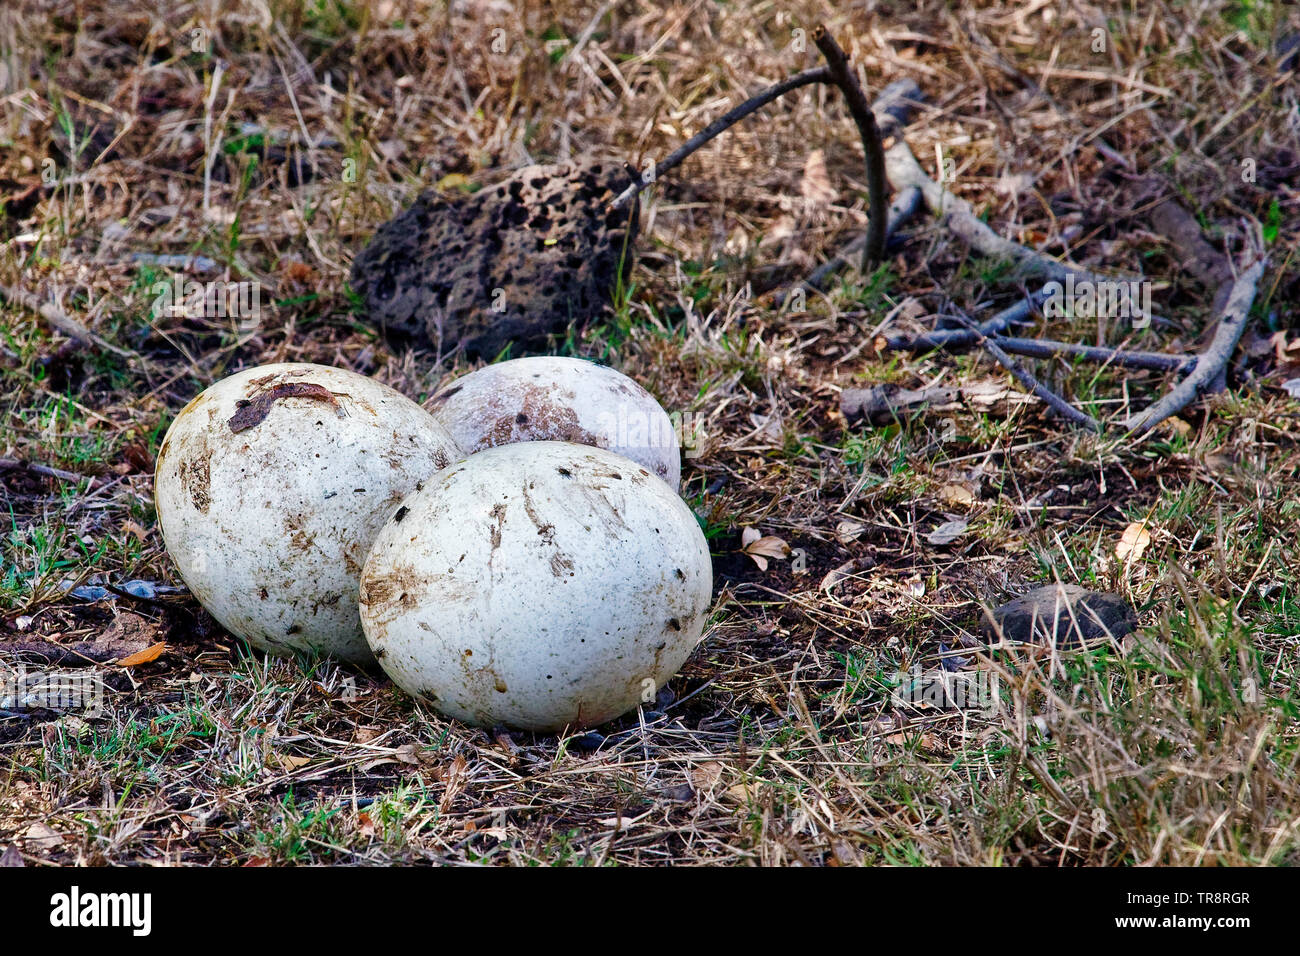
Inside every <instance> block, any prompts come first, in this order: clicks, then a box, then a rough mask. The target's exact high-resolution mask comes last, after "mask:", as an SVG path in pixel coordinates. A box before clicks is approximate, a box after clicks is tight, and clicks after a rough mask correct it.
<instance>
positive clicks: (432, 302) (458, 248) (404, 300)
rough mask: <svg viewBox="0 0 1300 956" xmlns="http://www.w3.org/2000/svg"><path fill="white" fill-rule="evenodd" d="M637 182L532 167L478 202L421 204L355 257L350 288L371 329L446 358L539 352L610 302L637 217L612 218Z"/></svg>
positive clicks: (607, 166) (595, 167)
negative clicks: (422, 343)
mask: <svg viewBox="0 0 1300 956" xmlns="http://www.w3.org/2000/svg"><path fill="white" fill-rule="evenodd" d="M630 182H631V179H630V177H629V176H628V174H627V172H626V170H624V169H622V168H620V167H619V166H618V165H616V164H614V163H608V162H607V163H601V162H595V161H582V162H577V161H575V162H571V163H562V164H559V165H554V166H526V167H524V168H523V169H520V170H519V171H517V172H516V173H515V174H514V175H512V176H511V177H510V178H508V179H506V180H505V181H504V182H502V183H499V184H498V185H496V186H491V187H488V188H486V189H482V190H480V191H478V192H476V193H474V194H472V195H457V196H446V195H443V194H441V193H438V192H437V191H429V192H425V193H422V194H421V195H420V197H419V198H418V199H416V201H415V202H414V204H412V205H411V207H410V208H409V209H407V210H405V211H404V212H401V213H399V214H398V215H397V216H395V217H394V218H393V219H392V220H390V221H389V222H387V223H385V224H384V225H383V226H381V227H380V228H379V230H378V231H377V232H376V233H375V236H374V238H373V239H371V241H370V243H369V245H367V246H366V247H365V248H364V249H362V250H361V252H359V253H358V254H357V257H356V261H355V262H354V263H353V266H352V279H351V283H352V288H353V289H354V290H355V291H356V292H357V293H358V294H360V295H361V297H362V298H363V299H364V300H365V303H366V309H367V311H368V313H369V315H370V318H371V320H372V321H374V322H375V323H376V324H378V325H380V326H382V327H383V328H384V329H385V330H387V331H390V332H402V333H406V334H409V335H417V336H426V337H427V338H428V340H429V342H430V344H432V345H433V346H434V347H435V348H439V349H440V350H441V352H442V353H443V354H448V353H450V352H453V351H455V350H456V349H457V348H458V347H462V348H464V349H465V351H466V352H469V353H471V354H476V355H479V356H483V357H486V358H493V357H495V356H496V355H497V354H499V353H500V352H501V350H502V349H504V348H505V347H506V346H507V345H511V344H514V345H516V346H517V347H518V348H520V349H523V348H529V347H532V346H534V345H541V344H544V342H545V339H546V337H547V336H549V335H553V334H557V333H563V332H564V331H565V330H566V329H567V328H568V327H569V325H570V324H571V323H576V324H577V325H583V324H585V323H586V322H588V321H590V320H591V319H593V318H594V317H596V316H598V315H599V314H600V313H601V311H602V310H603V309H604V307H605V306H606V305H608V304H610V303H611V302H612V299H613V290H614V286H615V284H616V282H617V281H618V276H619V269H620V266H621V267H622V269H623V274H624V275H626V272H627V270H628V269H629V268H630V266H631V259H632V244H633V242H634V241H635V239H636V223H637V213H638V209H637V204H636V203H635V202H634V203H631V204H630V205H629V206H626V207H624V208H622V209H620V210H616V211H613V212H611V211H609V210H608V208H607V207H608V204H609V203H610V201H611V200H613V199H614V197H615V196H617V195H618V193H619V192H621V191H622V190H623V188H624V187H625V186H627V185H628V184H629V183H630ZM516 354H518V352H517V351H516Z"/></svg>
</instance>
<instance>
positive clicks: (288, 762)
mask: <svg viewBox="0 0 1300 956" xmlns="http://www.w3.org/2000/svg"><path fill="white" fill-rule="evenodd" d="M272 756H273V757H274V758H275V762H276V763H277V764H279V766H280V769H281V770H283V771H284V772H285V773H293V772H294V771H295V770H297V769H298V768H299V767H305V766H307V764H309V763H311V758H310V757H298V756H295V755H294V754H280V753H277V754H273V755H272Z"/></svg>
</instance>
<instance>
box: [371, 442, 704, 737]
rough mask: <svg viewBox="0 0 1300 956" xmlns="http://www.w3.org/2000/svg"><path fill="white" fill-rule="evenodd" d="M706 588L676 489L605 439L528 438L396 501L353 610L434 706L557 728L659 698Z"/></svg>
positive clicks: (692, 524)
mask: <svg viewBox="0 0 1300 956" xmlns="http://www.w3.org/2000/svg"><path fill="white" fill-rule="evenodd" d="M712 588H713V569H712V565H711V563H710V559H709V549H708V546H707V544H706V543H705V540H704V535H703V534H702V533H701V531H700V526H699V523H698V522H697V521H696V519H695V515H694V514H693V513H692V512H691V510H690V509H689V508H688V507H687V506H686V505H685V504H684V503H683V502H682V500H681V499H680V498H678V497H677V494H676V493H675V492H674V491H673V489H672V488H670V487H668V485H666V484H665V483H664V482H663V481H661V480H660V479H659V478H657V477H655V476H654V475H652V474H651V473H650V472H649V471H648V470H647V469H645V468H643V467H641V466H640V465H638V464H637V463H636V462H633V461H631V460H629V459H627V458H624V457H622V456H620V455H616V454H614V453H613V452H610V451H606V450H605V449H601V448H592V447H585V446H581V445H573V444H569V443H564V442H549V441H541V442H528V443H524V444H517V445H502V446H499V447H496V448H490V449H488V450H486V451H482V452H479V453H478V454H476V455H471V456H470V457H469V458H466V459H465V460H464V461H461V462H459V463H457V464H456V465H454V466H452V467H451V468H448V469H447V470H445V471H442V472H439V473H438V474H437V475H436V476H434V477H433V478H432V479H430V480H429V481H428V482H427V483H426V484H425V486H424V488H423V490H421V491H418V492H415V493H414V494H412V495H411V496H410V497H409V498H407V499H406V500H405V501H404V502H402V504H401V506H400V507H399V508H398V509H397V510H396V512H395V513H394V514H393V515H392V517H391V519H390V520H389V522H388V524H387V525H385V527H384V528H383V530H382V531H380V532H379V534H378V536H377V537H376V539H375V544H374V547H373V548H372V549H371V552H370V558H369V559H368V560H367V562H366V567H365V570H364V571H363V572H362V576H361V620H362V624H363V625H364V627H365V632H366V638H367V639H368V640H369V641H370V646H371V648H372V649H373V650H374V652H375V656H376V657H377V658H378V659H379V664H380V666H381V667H383V669H384V670H385V671H386V672H387V673H388V675H389V676H390V677H391V678H392V679H393V681H394V682H395V683H397V684H398V686H400V687H401V688H403V689H404V690H406V691H407V692H408V693H410V694H413V695H415V696H416V697H419V698H421V699H423V700H425V701H427V702H428V703H429V704H431V705H432V706H433V707H435V708H437V709H438V710H440V711H442V712H443V713H444V714H447V715H449V716H452V717H455V718H458V719H460V720H463V721H466V722H469V723H473V724H479V725H482V726H494V725H496V724H506V725H509V726H512V727H517V728H520V729H524V730H535V731H547V732H554V731H559V730H561V729H563V728H565V727H570V728H581V727H590V726H594V725H597V724H600V723H603V722H605V721H608V720H611V719H613V718H614V717H617V716H619V715H620V714H623V713H625V712H627V711H629V710H631V709H633V708H635V707H636V706H637V704H638V703H639V702H643V701H645V702H649V701H653V700H654V698H655V693H656V691H657V690H658V689H659V688H660V687H662V686H663V684H664V682H666V681H667V680H668V679H669V678H670V677H671V676H672V675H673V674H674V673H676V671H677V669H678V668H679V667H681V665H682V663H683V662H684V661H685V660H686V658H687V656H688V655H689V654H690V653H691V649H692V648H694V647H695V645H696V643H697V642H698V641H699V639H700V636H701V634H702V632H703V630H704V625H705V618H706V616H707V614H708V612H709V606H710V601H711V595H712Z"/></svg>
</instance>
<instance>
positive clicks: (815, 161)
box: [799, 149, 835, 206]
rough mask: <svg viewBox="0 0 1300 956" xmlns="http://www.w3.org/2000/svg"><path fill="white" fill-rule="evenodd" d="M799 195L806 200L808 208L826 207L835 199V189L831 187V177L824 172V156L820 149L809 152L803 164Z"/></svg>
mask: <svg viewBox="0 0 1300 956" xmlns="http://www.w3.org/2000/svg"><path fill="white" fill-rule="evenodd" d="M799 194H800V195H801V196H803V198H804V199H806V200H808V204H809V205H810V206H826V205H829V204H830V202H831V200H832V199H834V198H835V187H834V186H832V185H831V176H830V173H829V172H827V170H826V154H825V152H823V151H822V150H820V149H814V150H813V151H812V152H810V153H809V154H808V159H807V160H806V161H805V162H804V164H803V179H802V180H801V181H800V183H799Z"/></svg>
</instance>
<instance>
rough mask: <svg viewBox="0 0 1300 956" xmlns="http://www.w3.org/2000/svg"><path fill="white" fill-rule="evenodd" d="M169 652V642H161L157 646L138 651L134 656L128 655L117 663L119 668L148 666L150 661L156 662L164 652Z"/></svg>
mask: <svg viewBox="0 0 1300 956" xmlns="http://www.w3.org/2000/svg"><path fill="white" fill-rule="evenodd" d="M165 650H167V642H166V641H159V642H158V643H157V644H150V645H149V646H148V647H146V648H145V649H144V650H142V651H136V652H135V653H134V654H128V655H127V656H126V657H123V658H122V659H121V660H119V661H118V662H117V666H118V667H139V666H140V665H141V664H148V663H149V662H150V661H156V660H157V659H158V658H159V657H161V656H162V652H163V651H165Z"/></svg>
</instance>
